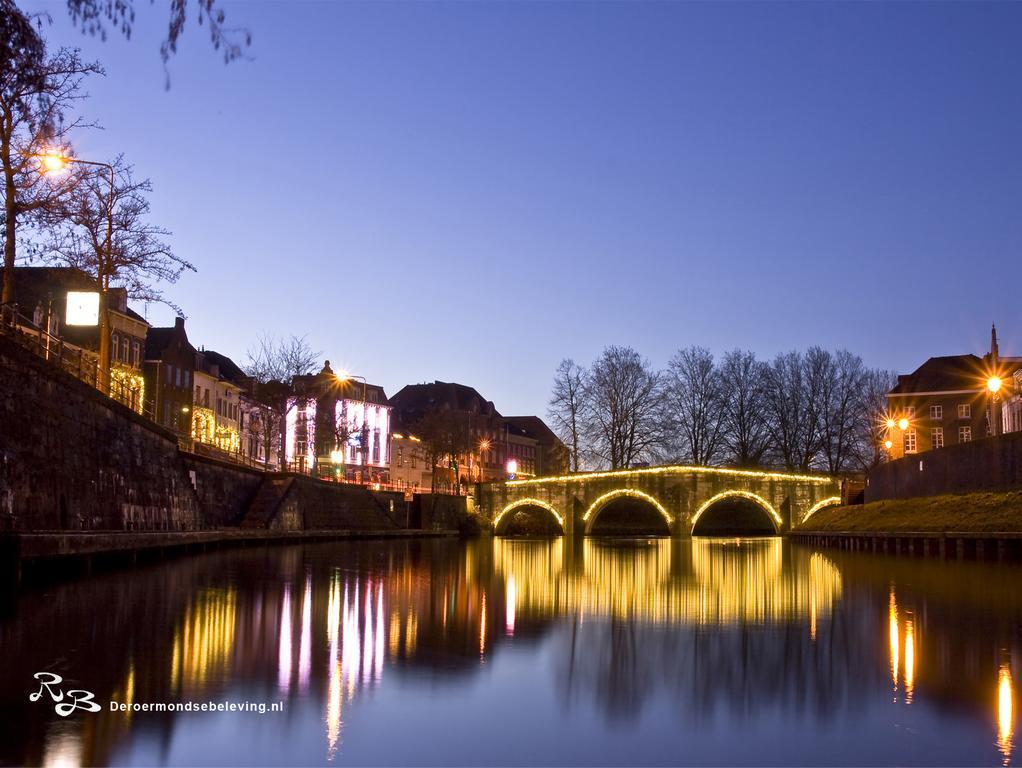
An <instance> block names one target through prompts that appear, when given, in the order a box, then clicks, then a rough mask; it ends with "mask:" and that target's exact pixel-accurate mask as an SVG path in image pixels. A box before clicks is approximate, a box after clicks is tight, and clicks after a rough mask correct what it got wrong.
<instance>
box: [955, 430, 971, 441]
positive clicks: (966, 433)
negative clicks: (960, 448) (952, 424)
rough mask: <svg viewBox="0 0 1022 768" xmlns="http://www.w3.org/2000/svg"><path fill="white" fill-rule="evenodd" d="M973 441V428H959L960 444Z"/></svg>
mask: <svg viewBox="0 0 1022 768" xmlns="http://www.w3.org/2000/svg"><path fill="white" fill-rule="evenodd" d="M971 440H972V427H959V428H958V442H960V443H968V442H970V441H971Z"/></svg>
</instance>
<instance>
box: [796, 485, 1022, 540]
mask: <svg viewBox="0 0 1022 768" xmlns="http://www.w3.org/2000/svg"><path fill="white" fill-rule="evenodd" d="M839 531H855V532H863V533H865V532H891V533H897V532H907V531H913V532H920V533H922V532H941V531H947V532H953V533H984V532H1013V531H1022V491H1015V492H1012V493H968V494H962V495H960V496H927V497H923V498H916V499H898V500H895V501H874V502H871V503H869V504H863V505H860V506H852V507H833V508H831V509H824V510H821V511H820V512H817V513H816V514H814V515H813V516H812V517H811V518H809V519H808V520H807V521H806V522H805V523H803V524H802V525H800V526H798V527H796V528H795V529H794V530H793V531H792V532H793V533H810V532H820V533H836V532H839Z"/></svg>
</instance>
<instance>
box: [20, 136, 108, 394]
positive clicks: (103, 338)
mask: <svg viewBox="0 0 1022 768" xmlns="http://www.w3.org/2000/svg"><path fill="white" fill-rule="evenodd" d="M29 157H37V158H39V160H40V161H41V163H42V166H43V169H44V173H60V172H61V171H63V170H66V169H67V166H68V165H70V164H71V163H77V164H78V165H95V166H98V167H100V168H106V169H107V170H108V171H110V196H109V198H108V199H107V206H106V243H105V244H104V248H103V251H104V253H103V258H104V259H105V260H106V263H105V264H102V263H101V264H99V266H98V269H97V270H96V278H97V280H98V282H99V372H98V376H97V379H98V381H97V382H96V383H97V384H98V385H99V386H98V388H99V391H100V392H103V393H105V394H110V316H109V315H108V314H107V291H109V290H110V273H111V272H112V271H113V260H114V190H115V188H116V182H115V180H114V167H113V166H112V165H110V163H100V162H96V161H95V160H81V159H79V158H77V157H68V156H67V155H66V154H64V153H63V152H61V151H60V150H59V149H51V150H48V151H46V152H41V153H37V154H33V155H29Z"/></svg>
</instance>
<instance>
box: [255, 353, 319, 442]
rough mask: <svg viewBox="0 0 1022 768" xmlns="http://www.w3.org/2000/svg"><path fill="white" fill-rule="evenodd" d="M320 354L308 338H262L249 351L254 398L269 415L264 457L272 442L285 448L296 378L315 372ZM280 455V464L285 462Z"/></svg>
mask: <svg viewBox="0 0 1022 768" xmlns="http://www.w3.org/2000/svg"><path fill="white" fill-rule="evenodd" d="M319 356H320V353H319V352H317V351H315V350H313V349H312V347H311V346H310V345H309V342H308V340H307V338H306V337H305V336H295V335H292V336H287V337H284V338H279V339H278V338H277V337H275V336H272V335H269V334H263V335H261V336H260V337H259V339H258V341H257V343H256V346H255V347H253V348H252V349H250V350H249V351H248V365H247V368H248V373H249V375H250V376H251V377H252V378H253V379H255V381H256V387H255V392H254V395H255V398H256V399H257V400H259V402H261V403H263V404H264V405H265V406H266V407H267V408H268V409H269V411H270V414H269V418H268V421H269V424H267V425H266V428H265V429H264V430H263V441H264V449H265V455H266V456H267V457H269V456H270V453H271V449H272V446H273V440H274V439H277V440H279V441H281V445H283V432H284V424H285V422H286V420H287V412H288V409H289V407H290V404H291V400H292V397H293V395H294V386H293V382H294V378H295V376H305V375H307V374H310V373H312V372H313V371H315V369H316V364H317V362H318V361H319ZM283 454H284V452H283V451H278V452H277V456H278V461H280V462H283V461H284V455H283Z"/></svg>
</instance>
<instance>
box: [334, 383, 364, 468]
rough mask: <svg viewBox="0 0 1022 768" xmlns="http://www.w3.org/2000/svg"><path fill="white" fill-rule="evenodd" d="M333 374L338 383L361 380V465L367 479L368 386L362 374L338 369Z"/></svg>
mask: <svg viewBox="0 0 1022 768" xmlns="http://www.w3.org/2000/svg"><path fill="white" fill-rule="evenodd" d="M334 376H335V378H336V379H337V383H338V384H345V383H346V382H348V381H349V380H351V379H354V380H355V381H361V382H362V465H363V469H362V474H363V476H364V478H365V479H368V476H369V446H368V445H367V443H368V442H369V421H368V416H367V413H366V411H367V410H368V408H369V405H368V403H367V402H366V387H367V386H368V382H367V381H366V380H365V377H364V376H356V375H355V374H353V373H348V372H347V371H338V372H337V373H336V374H334Z"/></svg>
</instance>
